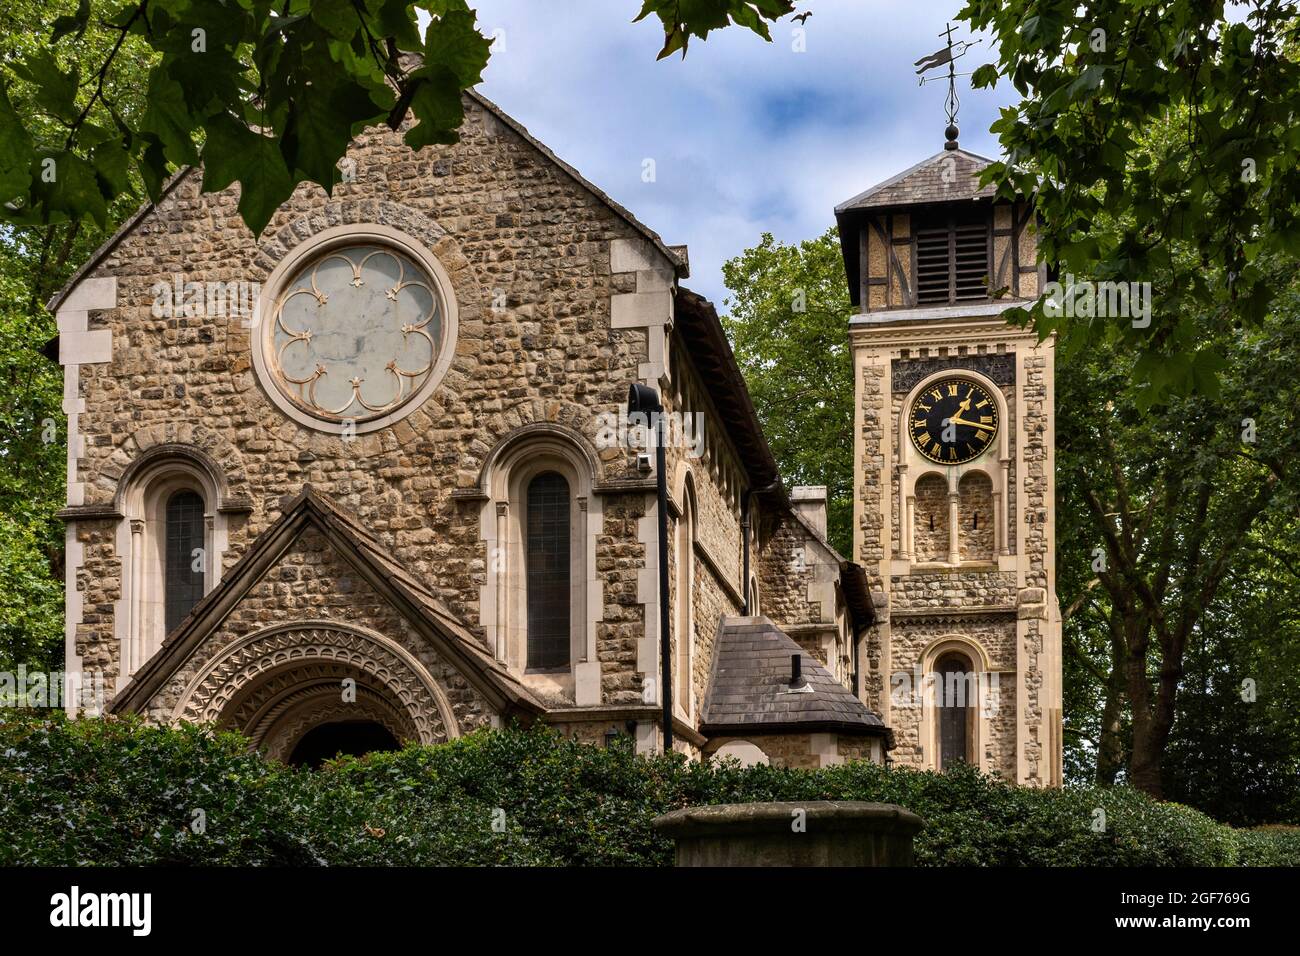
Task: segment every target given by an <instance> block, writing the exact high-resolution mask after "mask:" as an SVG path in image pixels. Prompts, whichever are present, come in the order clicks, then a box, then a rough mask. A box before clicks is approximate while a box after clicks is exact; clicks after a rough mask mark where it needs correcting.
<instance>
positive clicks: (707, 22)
mask: <svg viewBox="0 0 1300 956" xmlns="http://www.w3.org/2000/svg"><path fill="white" fill-rule="evenodd" d="M793 9H794V6H793V3H792V0H697V2H693V3H688V4H682V3H680V2H678V0H645V2H644V4H643V6H642V8H641V11H640V14H639V15H638V17H637V19H638V20H639V19H642V18H645V17H648V16H650V15H651V14H654V15H656V16H657V17H658V18H659V19H660V21H661V22H662V23H663V26H664V36H665V43H664V47H663V50H662V51H661V52H660V56H661V57H663V56H667V55H669V54H671V53H673V52H676V51H679V50H680V51H681V53H682V54H683V55H685V53H686V49H687V46H688V43H689V41H690V38H691V37H692V36H695V37H699V38H701V39H703V38H704V37H706V36H707V35H708V34H709V33H710V32H711V31H712V30H715V29H720V28H723V27H726V26H728V25H730V24H739V25H741V26H744V27H746V28H748V29H750V30H752V31H754V32H756V33H758V34H759V35H761V36H763V37H765V38H767V39H770V35H769V33H768V26H767V24H768V23H769V22H772V21H774V20H776V19H778V18H779V17H782V16H784V15H786V14H788V13H791V12H793ZM420 14H424V15H426V16H427V17H428V23H427V25H426V26H425V28H424V29H423V31H421V29H420V24H419V20H418V17H419V15H420ZM19 29H20V30H21V31H22V32H28V31H27V30H26V29H25V28H24V27H23V26H21V25H20V26H19ZM49 35H50V38H51V41H52V44H51V46H50V47H46V46H44V45H41V46H38V47H35V48H32V49H28V50H24V51H22V52H21V53H19V54H18V55H14V56H10V57H7V58H6V59H5V60H4V63H3V66H4V69H3V71H2V72H0V219H2V220H4V221H8V222H11V223H17V224H23V225H48V224H51V223H55V222H79V221H80V220H82V219H83V218H86V217H89V218H91V219H93V220H94V221H95V222H96V224H97V225H98V226H99V227H100V228H101V229H103V228H107V226H108V223H109V221H110V215H109V206H110V205H111V204H112V202H113V201H114V200H115V199H116V198H117V197H119V196H121V195H122V194H123V193H125V192H128V191H129V190H130V187H131V179H132V176H133V175H134V176H136V177H138V179H139V180H140V181H141V182H142V183H143V185H144V187H145V190H146V191H147V193H148V195H149V197H150V198H151V199H153V200H157V199H158V197H159V195H160V192H161V189H162V186H163V184H164V182H165V181H166V179H167V176H168V173H169V171H171V170H172V169H174V168H176V167H178V166H188V165H194V164H196V163H199V162H202V164H203V189H204V190H205V191H209V192H212V191H219V190H222V189H225V188H226V187H227V186H229V185H230V184H231V183H235V182H238V183H239V184H240V201H239V211H240V215H241V216H242V217H243V219H244V221H245V223H247V224H248V226H249V228H250V229H252V231H253V232H254V233H257V234H260V233H261V231H262V230H263V228H265V226H266V224H267V222H269V221H270V218H271V216H272V215H273V214H274V212H275V210H276V209H277V208H278V207H279V206H280V205H281V204H282V203H283V202H284V201H285V200H287V199H288V198H289V196H290V195H291V194H292V193H293V190H294V188H295V187H296V186H297V185H298V184H299V183H301V182H314V183H317V184H319V185H320V186H321V187H322V188H324V189H325V190H326V191H327V192H328V191H330V190H332V189H333V187H334V184H335V183H337V182H339V181H340V179H341V175H342V174H341V172H340V170H339V169H338V167H337V163H338V161H339V160H340V159H341V158H342V157H343V155H344V153H345V151H346V150H347V146H348V143H349V142H350V141H351V139H352V137H353V136H354V135H356V134H357V133H358V132H359V131H360V130H361V129H363V128H365V127H368V126H376V125H379V124H387V125H388V126H389V127H391V128H392V129H394V130H397V129H405V134H404V135H405V140H406V142H407V144H408V145H410V146H411V147H412V148H415V149H419V148H421V147H423V146H427V145H429V144H431V143H452V142H455V141H456V139H457V133H456V130H457V128H458V127H459V126H460V124H461V122H462V120H463V119H464V112H463V108H462V100H461V93H462V91H464V90H466V89H468V88H469V87H471V86H473V85H475V84H476V83H478V82H479V80H480V78H481V76H482V72H483V68H484V67H485V66H486V65H487V62H488V57H489V55H490V46H491V42H490V40H489V39H488V38H487V37H485V36H483V35H482V34H481V33H479V31H478V29H477V27H476V26H475V13H474V11H473V10H471V9H470V8H469V6H468V4H467V3H466V0H424V2H419V3H412V2H409V0H286V2H283V3H271V2H270V0H138V2H134V3H132V2H127V3H113V4H110V3H93V4H92V3H91V0H79V3H78V5H77V7H76V9H75V11H74V12H70V13H68V14H66V15H63V16H60V17H58V19H57V20H55V21H54V23H53V25H52V29H51V31H50V34H49ZM88 38H89V40H88ZM105 43H106V44H107V50H106V51H105V52H104V53H103V55H102V56H100V57H98V58H96V59H95V60H93V61H90V62H87V61H86V59H85V58H84V57H83V56H82V53H83V52H84V50H85V49H86V47H87V45H88V44H89V45H91V46H103V45H104V44H105ZM132 55H139V56H143V57H144V59H145V60H146V61H147V63H148V67H147V71H146V75H145V76H143V77H136V76H132V77H131V78H132V80H137V79H138V80H139V81H140V84H139V86H138V87H136V89H138V90H141V91H143V92H144V93H145V94H146V96H147V104H148V105H147V107H146V109H144V110H143V111H141V112H139V113H133V112H131V111H130V110H128V109H126V108H125V105H124V103H123V100H122V95H121V94H122V93H123V91H124V90H125V89H126V84H124V83H123V82H122V80H123V73H124V70H125V67H124V63H125V61H127V60H129V59H130V57H131V56H132ZM34 113H35V114H39V116H35V115H34ZM408 118H410V119H412V120H413V121H414V122H408Z"/></svg>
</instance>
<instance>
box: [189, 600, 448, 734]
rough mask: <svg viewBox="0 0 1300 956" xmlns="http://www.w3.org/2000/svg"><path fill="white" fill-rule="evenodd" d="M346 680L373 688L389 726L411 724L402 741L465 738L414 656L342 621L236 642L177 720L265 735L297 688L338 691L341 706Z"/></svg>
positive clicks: (197, 683)
mask: <svg viewBox="0 0 1300 956" xmlns="http://www.w3.org/2000/svg"><path fill="white" fill-rule="evenodd" d="M343 677H354V678H355V679H357V685H358V688H359V689H360V688H362V687H364V688H366V692H365V699H366V700H367V701H368V702H370V703H369V705H368V706H369V707H370V709H371V710H374V709H376V708H375V706H374V703H373V702H374V700H375V699H378V700H381V701H383V702H384V704H383V707H384V708H386V709H387V711H388V713H389V719H390V722H393V723H394V724H395V725H396V726H402V725H403V723H404V724H405V727H406V729H405V730H404V732H403V733H402V734H401V736H402V737H405V738H407V739H413V740H415V741H417V742H419V743H422V744H431V743H438V742H440V741H442V740H448V739H452V738H455V737H459V736H460V726H459V724H458V722H457V720H456V715H455V713H454V712H453V710H452V707H451V703H450V701H449V700H448V699H447V695H446V694H445V693H444V691H443V689H442V688H441V687H440V686H439V685H438V683H437V681H435V680H434V679H433V677H432V676H430V674H429V673H428V671H427V670H426V669H425V667H424V665H423V664H421V663H420V662H419V660H417V659H416V658H415V656H414V655H413V654H411V653H410V652H409V651H407V650H406V649H405V648H404V647H402V646H401V645H400V644H398V643H397V642H396V641H393V640H391V639H390V638H387V637H384V636H382V635H380V634H376V633H374V632H372V631H367V630H363V629H362V628H359V627H356V626H353V625H350V624H342V623H339V622H336V621H303V622H295V623H292V624H281V625H276V626H275V627H270V628H266V629H264V630H261V631H256V632H254V633H252V634H249V635H246V636H245V637H242V638H240V639H238V640H236V641H234V642H233V643H231V644H230V645H229V646H228V647H225V648H223V649H222V650H221V651H220V653H218V654H217V655H216V656H215V657H214V658H213V659H212V660H211V661H209V662H207V663H206V664H205V665H204V666H203V667H202V668H201V669H200V671H199V672H198V673H197V674H196V675H195V676H194V677H193V678H192V679H191V680H190V682H189V684H188V685H187V686H186V688H185V690H184V691H183V692H182V694H181V695H180V698H179V700H178V701H177V704H176V706H175V708H174V710H173V712H172V715H171V716H172V719H173V720H188V721H191V722H194V723H209V722H215V723H220V724H222V725H233V724H238V723H239V722H240V721H242V722H243V723H244V724H246V725H248V724H251V727H248V728H245V727H241V728H240V729H252V730H254V731H255V732H257V731H259V728H260V732H261V733H262V734H264V735H265V734H266V733H268V731H269V728H271V727H273V726H274V725H275V723H276V721H277V720H279V719H280V717H282V716H284V713H285V711H284V710H277V709H276V708H277V707H278V705H279V704H280V703H282V702H284V700H285V698H284V694H285V693H288V692H291V691H292V689H293V688H294V685H295V684H297V685H301V686H303V687H315V686H324V685H331V686H332V688H333V692H334V695H335V699H336V700H339V701H340V702H341V694H340V685H339V681H341V680H342V679H343ZM361 699H362V695H361V694H359V695H358V700H361ZM403 715H404V716H403ZM255 742H259V743H260V742H261V741H255ZM285 746H291V744H285Z"/></svg>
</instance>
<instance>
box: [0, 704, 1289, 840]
mask: <svg viewBox="0 0 1300 956" xmlns="http://www.w3.org/2000/svg"><path fill="white" fill-rule="evenodd" d="M815 799H836V800H848V799H856V800H877V801H882V802H887V803H897V804H900V805H902V806H905V807H907V808H908V809H910V810H913V811H914V812H916V813H918V814H920V815H921V817H923V818H924V819H925V821H926V826H925V829H924V830H922V831H921V833H920V834H919V835H918V836H917V839H916V852H917V861H918V863H919V864H921V865H923V866H953V865H958V866H962V865H974V866H1231V865H1238V864H1240V865H1293V864H1295V863H1296V862H1297V861H1300V830H1290V829H1281V828H1278V829H1271V830H1256V831H1236V830H1232V829H1230V828H1228V827H1225V826H1221V825H1219V824H1217V823H1215V822H1214V821H1212V820H1210V819H1209V818H1208V817H1206V816H1204V815H1203V814H1200V813H1198V812H1197V811H1195V810H1192V809H1190V808H1188V807H1183V806H1178V805H1176V804H1168V803H1157V802H1155V801H1152V800H1150V799H1149V798H1147V797H1145V796H1143V795H1142V794H1139V793H1137V792H1135V791H1132V790H1128V789H1125V788H1112V789H1097V788H1067V789H1065V790H1048V791H1043V790H1029V789H1024V788H1019V787H1013V786H1009V785H1006V784H1003V783H1001V782H998V781H996V780H994V779H992V778H990V777H986V776H983V775H981V774H979V773H978V772H976V771H973V770H962V771H957V772H949V773H945V774H942V775H940V774H934V773H922V772H917V771H911V770H900V769H885V768H882V767H877V766H874V765H872V764H860V763H859V764H850V765H844V766H839V767H829V768H825V769H822V770H816V771H806V770H781V769H776V768H772V767H749V768H740V767H738V766H736V765H735V764H734V763H725V764H717V763H708V764H705V763H693V762H689V761H686V760H684V759H682V758H681V757H680V756H677V755H673V756H668V757H651V758H645V757H638V756H636V755H634V754H633V753H632V752H631V748H630V746H628V745H616V746H613V747H611V748H608V749H599V748H595V747H590V746H585V745H582V744H578V743H574V742H572V741H569V740H566V739H564V738H561V737H560V736H559V735H557V734H555V733H554V732H551V731H549V730H545V729H537V730H532V731H506V732H480V733H476V734H473V735H471V736H469V737H465V738H462V739H460V740H457V741H455V742H453V743H449V744H444V745H442V746H437V747H408V748H407V749H405V750H403V751H401V752H399V753H392V754H379V755H374V756H371V757H367V758H363V759H359V760H350V759H349V760H340V761H337V762H335V763H333V764H329V765H327V766H326V767H325V768H324V769H322V770H320V771H315V772H313V771H305V770H303V771H300V770H294V769H291V768H287V767H284V766H281V765H279V764H276V763H273V762H270V761H267V760H264V759H263V758H262V757H260V756H258V755H257V754H255V753H250V752H249V751H248V749H247V745H246V742H245V741H244V740H243V739H242V738H240V737H238V736H237V735H234V734H226V733H214V732H212V731H211V730H208V729H204V728H198V727H191V726H183V727H180V728H176V729H160V728H156V727H149V726H147V725H145V724H143V723H141V722H139V721H137V720H133V719H128V720H117V719H111V720H89V721H85V720H83V721H67V720H62V719H53V720H45V721H39V720H35V719H33V718H31V717H28V716H22V715H19V716H10V717H8V718H5V719H4V720H3V721H0V834H2V835H3V836H0V864H47V865H60V864H77V863H88V864H126V865H132V864H175V863H190V864H209V865H212V864H216V865H222V864H252V865H312V864H328V865H339V864H408V865H498V864H508V865H576V866H608V865H630V866H644V865H652V866H662V865H667V864H669V863H670V862H671V858H672V846H671V844H670V843H669V842H668V841H666V840H663V839H661V838H659V837H658V836H656V835H655V833H654V831H653V830H652V829H651V827H650V821H651V820H652V819H653V818H654V817H655V816H656V815H657V814H659V813H662V812H664V811H666V810H671V809H675V808H677V807H682V806H687V805H691V804H702V803H728V802H735V801H753V800H815ZM196 811H202V814H201V815H198V814H196ZM1103 812H1104V823H1105V826H1104V827H1096V824H1098V823H1100V822H1101V819H1102V818H1101V813H1103ZM196 820H201V821H202V823H203V826H202V827H201V829H202V832H196V830H197V829H200V827H197V826H196V825H195V822H196Z"/></svg>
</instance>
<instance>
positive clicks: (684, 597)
mask: <svg viewBox="0 0 1300 956" xmlns="http://www.w3.org/2000/svg"><path fill="white" fill-rule="evenodd" d="M675 558H676V563H677V589H676V590H677V593H676V603H677V607H676V612H677V613H676V620H675V622H674V628H673V630H674V640H673V705H674V707H675V708H676V709H677V711H678V712H679V713H681V714H682V715H683V716H685V717H687V718H690V717H692V716H693V715H694V713H695V710H694V703H693V700H692V695H691V690H692V681H691V670H692V668H693V667H694V653H693V652H694V647H695V492H694V490H693V488H692V487H691V484H690V482H689V481H688V482H687V483H686V485H685V486H684V492H683V494H682V513H681V516H680V517H679V518H678V519H677V548H676V555H675Z"/></svg>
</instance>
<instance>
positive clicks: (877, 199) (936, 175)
mask: <svg viewBox="0 0 1300 956" xmlns="http://www.w3.org/2000/svg"><path fill="white" fill-rule="evenodd" d="M992 162H993V160H991V159H989V158H988V157H986V156H980V155H978V154H976V153H972V152H969V151H967V150H964V149H953V150H940V151H939V152H937V153H935V154H934V155H933V156H931V157H929V158H928V159H923V160H921V161H920V162H919V163H917V164H916V165H915V166H913V167H911V168H910V169H905V170H903V171H902V172H901V173H899V174H898V175H897V176H891V177H890V178H889V179H886V180H885V181H884V182H883V183H877V184H876V185H874V186H872V187H871V188H870V189H868V190H866V192H862V193H858V195H856V196H854V197H853V198H852V199H850V200H848V201H847V202H843V203H840V204H839V205H838V206H836V207H835V215H836V216H840V215H842V214H843V213H846V212H857V211H862V210H868V209H886V208H891V207H897V206H913V205H918V204H920V203H934V202H952V201H953V200H961V199H989V198H992V197H993V195H994V193H995V192H996V189H995V187H994V186H993V184H992V183H990V184H989V185H987V186H980V184H979V174H980V173H981V172H982V171H983V170H984V169H985V168H986V167H987V166H989V165H991V164H992ZM953 164H955V166H954V165H953Z"/></svg>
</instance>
